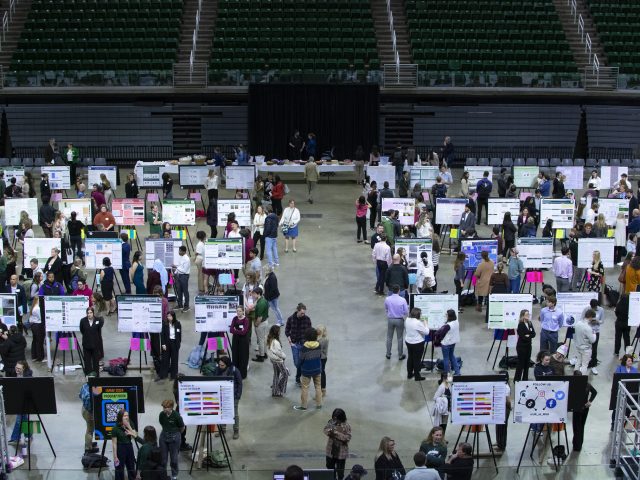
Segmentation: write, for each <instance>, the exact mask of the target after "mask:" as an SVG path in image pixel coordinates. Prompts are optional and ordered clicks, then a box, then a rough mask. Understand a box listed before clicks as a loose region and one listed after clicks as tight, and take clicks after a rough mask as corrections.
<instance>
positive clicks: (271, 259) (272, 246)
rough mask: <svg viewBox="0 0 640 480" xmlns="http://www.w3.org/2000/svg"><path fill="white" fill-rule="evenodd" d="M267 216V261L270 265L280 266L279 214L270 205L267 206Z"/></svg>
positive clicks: (265, 230)
mask: <svg viewBox="0 0 640 480" xmlns="http://www.w3.org/2000/svg"><path fill="white" fill-rule="evenodd" d="M266 211H267V217H266V218H265V220H264V240H265V247H266V249H267V262H268V263H269V266H270V267H278V266H279V265H280V264H279V263H278V262H279V259H278V223H279V220H278V216H277V215H276V214H275V212H274V211H273V209H272V208H271V207H269V206H267V208H266Z"/></svg>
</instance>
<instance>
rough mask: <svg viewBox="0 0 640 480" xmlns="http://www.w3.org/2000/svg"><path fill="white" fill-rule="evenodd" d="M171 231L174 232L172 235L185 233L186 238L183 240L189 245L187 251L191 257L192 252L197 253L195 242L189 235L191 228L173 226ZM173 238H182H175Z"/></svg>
mask: <svg viewBox="0 0 640 480" xmlns="http://www.w3.org/2000/svg"><path fill="white" fill-rule="evenodd" d="M171 231H172V234H173V232H184V236H185V237H186V238H184V239H183V240H185V243H186V245H187V250H188V252H189V255H191V254H192V252H194V251H195V247H194V246H193V241H192V240H191V235H190V234H189V227H188V226H186V225H182V226H172V227H171ZM172 237H173V235H172ZM173 238H182V236H179V237H173Z"/></svg>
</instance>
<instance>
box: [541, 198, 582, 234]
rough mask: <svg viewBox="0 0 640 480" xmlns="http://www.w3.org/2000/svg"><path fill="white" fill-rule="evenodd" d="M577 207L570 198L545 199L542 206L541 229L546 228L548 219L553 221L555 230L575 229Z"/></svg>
mask: <svg viewBox="0 0 640 480" xmlns="http://www.w3.org/2000/svg"><path fill="white" fill-rule="evenodd" d="M574 217H575V207H574V203H573V200H570V199H568V198H543V199H542V201H541V205H540V227H544V226H545V224H546V223H547V220H548V219H551V220H553V228H554V229H559V228H573V220H574Z"/></svg>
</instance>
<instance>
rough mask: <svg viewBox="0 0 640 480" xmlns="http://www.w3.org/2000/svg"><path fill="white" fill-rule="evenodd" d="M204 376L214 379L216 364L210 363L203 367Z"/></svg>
mask: <svg viewBox="0 0 640 480" xmlns="http://www.w3.org/2000/svg"><path fill="white" fill-rule="evenodd" d="M201 373H202V375H203V376H205V377H213V376H215V374H216V362H212V361H209V362H207V363H205V364H204V365H203V366H202V372H201Z"/></svg>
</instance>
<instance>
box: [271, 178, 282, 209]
mask: <svg viewBox="0 0 640 480" xmlns="http://www.w3.org/2000/svg"><path fill="white" fill-rule="evenodd" d="M283 198H284V183H283V182H282V179H281V178H280V176H279V175H276V178H275V181H274V184H273V187H272V188H271V206H272V208H273V213H275V214H276V215H277V216H278V218H279V217H280V216H281V215H282V199H283Z"/></svg>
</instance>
